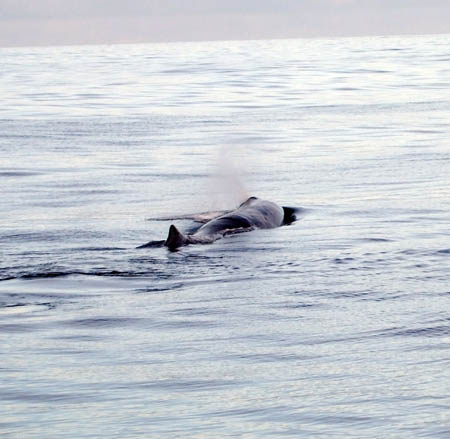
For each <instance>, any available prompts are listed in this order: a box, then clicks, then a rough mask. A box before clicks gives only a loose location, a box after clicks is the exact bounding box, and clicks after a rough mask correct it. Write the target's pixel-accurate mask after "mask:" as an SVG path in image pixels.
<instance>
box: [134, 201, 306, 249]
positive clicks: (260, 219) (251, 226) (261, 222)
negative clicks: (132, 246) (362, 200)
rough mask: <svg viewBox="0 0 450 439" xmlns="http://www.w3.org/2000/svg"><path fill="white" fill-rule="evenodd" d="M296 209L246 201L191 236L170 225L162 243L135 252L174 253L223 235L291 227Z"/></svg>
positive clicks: (144, 246) (212, 220) (297, 211)
mask: <svg viewBox="0 0 450 439" xmlns="http://www.w3.org/2000/svg"><path fill="white" fill-rule="evenodd" d="M301 210H303V209H300V208H292V207H280V206H278V205H277V204H276V203H274V202H272V201H266V200H260V199H258V198H257V197H250V198H248V199H247V200H246V201H244V202H243V203H242V204H241V205H240V206H239V207H238V208H237V209H235V210H232V211H230V212H226V213H224V214H222V215H219V216H217V217H216V218H212V219H211V220H209V221H206V224H204V225H203V226H201V227H200V228H198V230H196V231H195V232H194V233H190V234H189V235H183V234H182V233H181V232H180V231H179V230H178V229H177V228H176V227H175V226H174V225H173V224H172V225H171V226H170V229H169V235H168V237H167V239H166V240H165V241H150V242H149V243H147V244H144V245H141V246H139V247H138V248H147V247H155V246H157V245H158V244H161V245H164V246H166V247H168V248H169V249H170V250H176V249H178V248H179V247H183V246H185V245H189V244H209V243H212V242H214V241H216V240H217V239H220V238H223V237H224V236H226V235H233V234H236V233H243V232H250V231H252V230H255V229H273V228H275V227H280V226H282V225H288V224H292V223H293V222H294V221H295V220H296V219H297V217H296V214H297V213H299V212H300V211H301Z"/></svg>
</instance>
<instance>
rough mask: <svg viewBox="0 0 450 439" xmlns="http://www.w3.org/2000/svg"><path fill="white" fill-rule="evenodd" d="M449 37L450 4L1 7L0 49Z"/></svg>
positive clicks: (51, 1)
mask: <svg viewBox="0 0 450 439" xmlns="http://www.w3.org/2000/svg"><path fill="white" fill-rule="evenodd" d="M423 33H450V0H128V1H127V0H0V46H29V45H60V44H86V43H114V42H152V41H196V40H224V39H255V38H256V39H258V38H291V37H326V36H351V35H390V34H423Z"/></svg>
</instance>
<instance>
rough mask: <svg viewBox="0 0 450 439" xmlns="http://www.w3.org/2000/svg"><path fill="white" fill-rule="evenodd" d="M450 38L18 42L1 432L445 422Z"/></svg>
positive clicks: (350, 433) (273, 431) (6, 199)
mask: <svg viewBox="0 0 450 439" xmlns="http://www.w3.org/2000/svg"><path fill="white" fill-rule="evenodd" d="M448 47H449V38H448V37H447V36H430V37H389V38H387V37H384V38H356V39H338V40H283V41H252V42H222V43H207V44H204V43H189V44H187V43H186V44H167V45H129V46H128V45H123V46H108V47H106V46H105V47H66V48H35V49H34V48H33V49H1V51H0V53H1V56H2V72H1V74H0V75H1V76H0V84H1V86H2V99H3V101H2V102H3V105H2V107H1V108H0V151H1V152H2V161H1V164H0V181H1V182H2V183H3V185H2V188H3V191H2V195H1V196H0V207H1V210H2V212H3V213H4V214H3V215H0V245H1V255H2V257H1V258H0V279H1V280H2V281H1V282H0V338H1V346H2V349H0V372H1V374H2V378H3V379H2V389H1V399H0V408H1V412H2V416H1V419H0V433H1V436H2V437H6V438H9V437H11V438H13V437H14V438H15V437H20V438H36V437H49V438H52V437H55V438H56V437H58V438H62V437H67V438H77V439H78V438H88V437H99V436H102V437H103V436H104V437H113V438H114V437H117V438H121V439H122V438H127V437H129V438H136V437H158V438H174V437H175V438H177V437H179V438H185V437H192V438H202V437H207V438H209V437H220V438H232V437H248V438H260V437H270V438H273V437H277V436H283V437H291V438H298V437H305V438H309V437H357V438H362V437H370V438H380V437H395V438H408V439H409V438H411V437H419V436H420V437H433V438H440V437H442V438H446V437H448V434H449V429H448V428H449V427H448V426H449V424H450V419H449V415H448V414H447V412H448V410H447V406H448V405H449V396H448V392H447V391H446V386H445V384H446V383H447V382H448V381H449V378H450V377H449V373H448V370H449V368H448V367H447V366H448V363H449V361H448V350H449V348H450V340H449V337H450V324H449V321H450V316H449V313H448V311H447V310H448V309H449V303H448V301H449V298H450V295H449V287H448V285H449V282H448V281H449V278H448V270H447V267H448V258H449V255H450V244H449V240H448V237H449V229H448V224H449V219H450V218H449V197H448V195H449V192H448V188H447V187H448V177H447V174H448V163H449V160H450V154H449V152H448V145H447V143H448V142H447V139H448V137H449V134H450V133H449V124H448V111H449V109H450V94H449V92H448V90H449V89H450V88H449V83H448V78H450V75H449V73H450V71H449V67H448V62H445V60H446V59H447V58H448V53H447V52H448ZM220 151H224V152H223V153H222V155H221V153H220ZM230 151H231V154H230V155H229V156H228V153H229V152H230ZM220 160H222V163H225V164H226V166H225V171H223V172H222V177H221V178H216V179H214V178H213V179H212V178H211V175H212V174H214V172H216V170H217V163H218V161H219V162H220ZM219 174H220V173H219ZM230 176H232V177H233V178H230ZM235 177H238V178H237V179H236V178H235ZM216 181H218V182H219V184H217V185H216V183H215V182H216ZM236 182H238V183H236ZM244 190H245V191H247V192H248V194H249V195H256V196H259V197H262V198H264V199H269V200H274V201H276V202H277V203H279V204H281V205H288V206H303V207H305V208H306V209H307V210H306V211H305V214H304V215H302V216H301V218H300V220H299V221H297V222H295V223H294V224H292V225H290V226H285V227H280V228H277V229H271V230H258V231H254V232H251V233H246V234H239V235H235V236H231V237H227V238H224V239H221V240H219V241H217V242H215V243H214V244H212V245H202V246H189V247H186V248H183V249H182V250H181V251H179V252H176V253H170V252H168V251H167V249H165V248H160V247H157V246H155V247H150V248H141V249H137V248H136V247H137V246H139V245H141V244H143V243H145V242H148V241H160V240H162V239H164V238H165V237H166V236H167V231H168V228H169V225H170V223H172V222H174V223H176V225H177V226H178V227H180V229H181V230H189V229H190V228H192V227H193V225H194V224H193V222H192V220H191V219H188V218H187V217H189V216H190V215H187V214H192V213H196V212H207V211H210V210H217V209H228V208H232V207H234V205H235V204H236V203H238V202H239V200H238V198H239V194H240V193H241V192H243V191H244ZM186 216H187V217H186ZM149 218H153V219H155V218H159V219H161V220H160V221H147V219H149ZM173 218H175V219H173Z"/></svg>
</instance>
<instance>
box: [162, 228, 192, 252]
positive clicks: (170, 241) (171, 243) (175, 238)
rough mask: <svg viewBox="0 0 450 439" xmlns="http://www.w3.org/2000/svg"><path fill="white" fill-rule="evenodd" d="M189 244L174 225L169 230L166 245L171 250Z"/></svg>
mask: <svg viewBox="0 0 450 439" xmlns="http://www.w3.org/2000/svg"><path fill="white" fill-rule="evenodd" d="M187 244H188V239H187V238H186V237H185V236H184V235H183V234H182V233H181V232H180V231H179V230H178V229H177V228H176V227H175V226H174V225H173V224H172V225H171V226H170V229H169V235H168V236H167V239H166V242H165V243H164V245H165V246H166V247H169V249H170V250H175V249H177V248H178V247H182V246H183V245H187Z"/></svg>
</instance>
